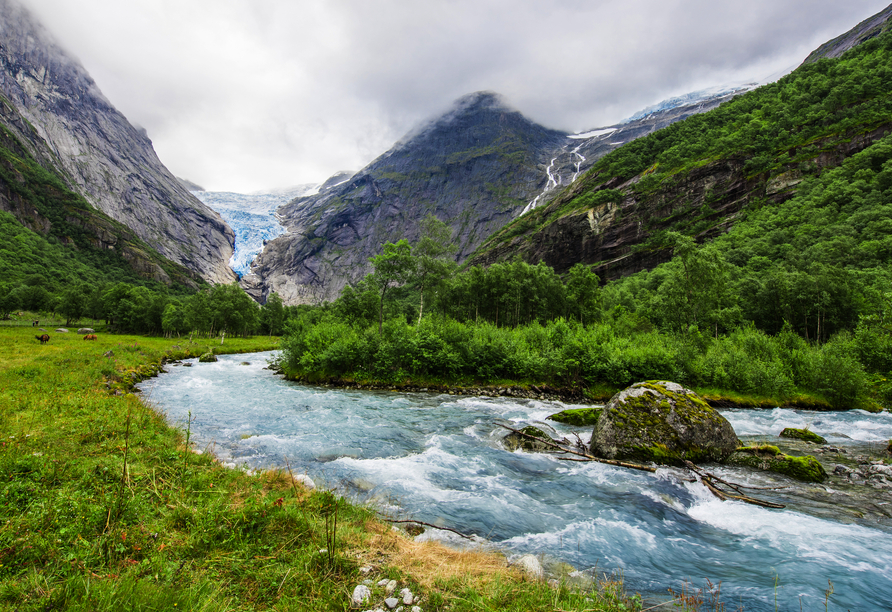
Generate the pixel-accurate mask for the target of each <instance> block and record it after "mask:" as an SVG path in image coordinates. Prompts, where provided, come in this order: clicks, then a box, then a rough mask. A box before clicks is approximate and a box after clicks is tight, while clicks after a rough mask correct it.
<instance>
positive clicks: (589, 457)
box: [496, 423, 657, 472]
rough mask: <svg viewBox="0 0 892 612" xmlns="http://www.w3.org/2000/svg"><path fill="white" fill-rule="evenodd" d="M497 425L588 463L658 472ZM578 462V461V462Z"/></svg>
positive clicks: (646, 466)
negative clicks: (583, 459)
mask: <svg viewBox="0 0 892 612" xmlns="http://www.w3.org/2000/svg"><path fill="white" fill-rule="evenodd" d="M496 425H498V426H499V427H504V428H505V429H507V430H509V431H513V432H514V433H516V434H520V435H521V436H523V437H524V438H529V439H530V440H536V441H537V442H541V443H542V444H544V445H546V446H549V447H551V448H553V449H556V450H559V451H561V452H562V453H570V454H571V455H577V456H579V457H585V460H586V461H595V462H597V463H606V464H607V465H615V466H618V467H624V468H630V469H633V470H641V471H643V472H656V471H657V469H656V468H652V467H650V466H648V465H640V464H638V463H626V462H625V461H615V460H614V459H601V458H600V457H595V456H593V455H589V454H588V453H580V452H578V451H574V450H570V449H568V448H564V447H563V446H560V445H558V444H555V443H554V442H552V441H549V440H545V439H543V438H540V437H539V436H532V435H530V434H527V433H523V432H522V431H519V430H517V429H514V428H513V427H508V426H507V425H502V424H501V423H496ZM568 460H570V461H573V460H571V459H568ZM576 461H578V460H576Z"/></svg>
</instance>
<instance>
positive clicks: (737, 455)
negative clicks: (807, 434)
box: [727, 445, 827, 482]
mask: <svg viewBox="0 0 892 612" xmlns="http://www.w3.org/2000/svg"><path fill="white" fill-rule="evenodd" d="M727 463H729V464H730V465H742V466H746V467H751V468H754V469H757V470H765V471H768V472H776V473H778V474H784V475H786V476H789V477H790V478H795V479H796V480H802V481H804V482H824V480H826V478H827V472H826V471H825V470H824V466H823V465H821V463H820V462H819V461H818V460H817V459H815V458H814V457H812V456H811V455H805V456H804V457H794V456H792V455H787V454H784V453H782V452H780V450H779V449H778V448H777V447H776V446H768V445H766V446H743V447H741V448H738V449H737V450H736V451H735V452H734V453H732V454H731V456H730V457H728V459H727Z"/></svg>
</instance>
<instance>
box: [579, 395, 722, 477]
mask: <svg viewBox="0 0 892 612" xmlns="http://www.w3.org/2000/svg"><path fill="white" fill-rule="evenodd" d="M738 445H739V442H738V440H737V435H736V434H735V433H734V428H732V427H731V424H730V423H729V422H728V420H727V419H725V417H723V416H722V415H720V414H719V413H718V412H717V411H715V410H713V409H712V408H711V407H710V406H709V404H707V403H706V402H705V401H703V399H701V398H700V396H698V395H697V394H696V393H694V392H693V391H691V390H690V389H685V388H684V387H682V386H681V385H679V384H677V383H674V382H667V381H648V382H640V383H635V384H634V385H632V386H631V387H628V388H627V389H624V390H622V391H620V392H619V393H617V394H616V395H614V396H613V397H612V398H611V399H610V402H608V403H607V405H606V406H605V407H604V410H603V411H602V412H601V416H600V418H599V419H598V423H597V425H595V429H594V432H593V433H592V441H591V451H592V453H593V454H595V455H597V456H600V457H606V458H608V459H635V460H639V461H655V462H657V463H663V464H680V463H682V462H683V461H684V460H689V461H693V462H697V461H720V460H722V459H724V458H725V457H727V456H728V455H730V454H731V453H732V452H734V450H735V449H737V447H738Z"/></svg>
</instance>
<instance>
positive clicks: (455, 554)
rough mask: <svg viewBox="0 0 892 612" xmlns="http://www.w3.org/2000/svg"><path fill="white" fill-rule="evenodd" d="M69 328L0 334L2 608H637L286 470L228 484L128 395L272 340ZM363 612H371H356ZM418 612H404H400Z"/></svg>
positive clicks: (610, 592) (607, 591) (217, 468)
mask: <svg viewBox="0 0 892 612" xmlns="http://www.w3.org/2000/svg"><path fill="white" fill-rule="evenodd" d="M55 325H58V323H55V324H53V323H50V324H46V322H45V324H44V327H45V328H46V329H47V330H48V334H49V335H50V336H51V338H50V341H49V342H48V343H47V344H43V345H42V344H40V343H39V342H38V341H37V340H35V338H34V335H35V332H34V330H33V329H32V328H31V327H14V326H6V325H3V326H0V403H2V405H3V406H5V407H6V409H5V410H4V411H3V412H2V413H0V430H2V431H3V440H2V441H0V483H2V484H0V500H2V505H0V518H2V525H0V602H2V605H3V606H4V607H6V606H8V607H12V608H15V609H18V610H45V609H66V610H120V609H165V610H177V609H181V610H182V609H192V610H224V609H226V610H269V609H273V608H275V609H276V610H307V609H314V610H317V609H318V610H335V609H337V610H343V609H345V608H347V607H348V606H349V605H350V597H351V595H352V594H353V592H354V588H355V586H356V585H358V584H361V583H363V582H364V581H365V582H368V583H369V584H370V591H371V599H370V600H369V601H368V605H367V607H368V608H374V607H376V606H379V605H382V603H383V599H384V596H385V595H386V592H385V591H386V584H381V585H379V583H380V582H382V581H383V580H384V579H387V580H388V581H390V580H393V581H396V582H397V583H398V585H399V587H400V588H407V589H409V590H410V591H411V592H412V593H413V594H414V595H415V596H416V597H420V598H421V601H420V602H415V605H419V606H420V608H421V609H422V610H424V611H425V612H427V611H428V610H440V609H450V610H472V609H474V610H478V609H499V610H552V609H555V608H561V609H564V610H582V609H586V610H591V609H596V610H605V611H611V610H621V609H632V608H633V606H634V604H633V602H630V601H628V600H626V598H625V595H624V594H623V592H622V584H621V581H617V580H612V579H605V580H602V581H600V582H599V590H598V591H597V592H595V593H588V594H585V593H581V592H578V591H573V590H570V589H568V588H565V587H562V588H560V589H553V588H551V587H549V586H548V585H546V584H545V583H542V582H537V581H528V580H526V579H524V577H523V576H522V575H521V574H520V573H519V572H517V571H516V570H515V569H512V568H509V567H507V564H506V563H505V559H504V558H503V557H501V556H499V555H495V554H482V553H478V552H459V551H452V550H449V549H445V548H443V547H442V546H439V545H437V544H434V543H425V544H418V543H416V542H414V541H412V540H411V539H409V538H407V537H405V536H403V535H401V534H399V533H396V532H394V531H392V530H391V526H390V525H389V524H387V523H385V522H382V521H381V520H379V519H377V518H376V516H375V514H374V513H373V512H372V511H371V510H370V509H367V508H362V507H358V506H355V505H351V504H348V503H346V502H345V501H343V500H338V499H337V498H335V497H334V496H332V495H331V494H330V493H327V492H325V491H320V490H309V489H306V488H303V487H302V486H300V485H298V484H296V482H295V481H294V479H293V478H292V477H291V475H290V474H288V472H287V470H286V471H284V472H282V471H261V472H252V473H248V472H246V471H243V470H232V469H227V468H225V467H223V466H222V465H220V464H219V463H218V462H217V461H216V460H215V458H214V457H213V456H211V455H210V454H209V453H205V452H202V449H197V450H193V449H192V447H191V444H190V423H189V422H186V423H185V424H184V425H183V428H182V429H177V428H174V427H172V426H170V425H169V424H168V423H166V421H165V419H164V418H163V417H162V416H161V415H160V414H159V413H158V412H156V411H155V410H153V409H152V408H151V397H150V396H149V397H145V398H142V399H140V398H139V397H138V396H137V395H134V394H133V393H131V392H129V391H130V390H131V389H132V385H133V384H135V382H137V381H138V380H140V379H143V378H145V377H146V376H151V375H153V374H155V373H157V372H158V371H160V369H161V367H162V364H163V362H164V361H165V360H174V359H182V358H186V357H189V356H197V355H198V354H200V353H203V352H208V349H214V350H216V351H217V352H219V353H221V354H222V353H241V352H255V351H262V350H269V349H272V348H275V347H276V339H274V338H265V337H264V338H250V339H239V338H227V339H226V340H225V341H224V343H223V344H222V345H220V344H219V339H211V340H207V339H203V340H195V341H193V342H191V343H190V342H189V341H188V340H184V339H170V340H167V339H163V338H146V337H141V336H124V335H112V334H106V333H102V332H101V331H100V332H99V333H98V334H97V335H98V339H97V340H95V341H86V340H84V339H83V336H79V335H77V334H76V333H74V332H73V331H72V332H69V333H67V334H65V333H56V332H54V331H53V329H54V326H55ZM361 609H363V608H361ZM407 609H408V608H407Z"/></svg>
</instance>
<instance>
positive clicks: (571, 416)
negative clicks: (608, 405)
mask: <svg viewBox="0 0 892 612" xmlns="http://www.w3.org/2000/svg"><path fill="white" fill-rule="evenodd" d="M602 410H603V408H570V409H568V410H562V411H560V412H556V413H555V414H552V415H551V416H549V417H547V420H549V421H557V422H558V423H563V424H564V425H572V426H574V427H590V426H592V425H594V424H595V423H597V422H598V417H600V416H601V411H602Z"/></svg>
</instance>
